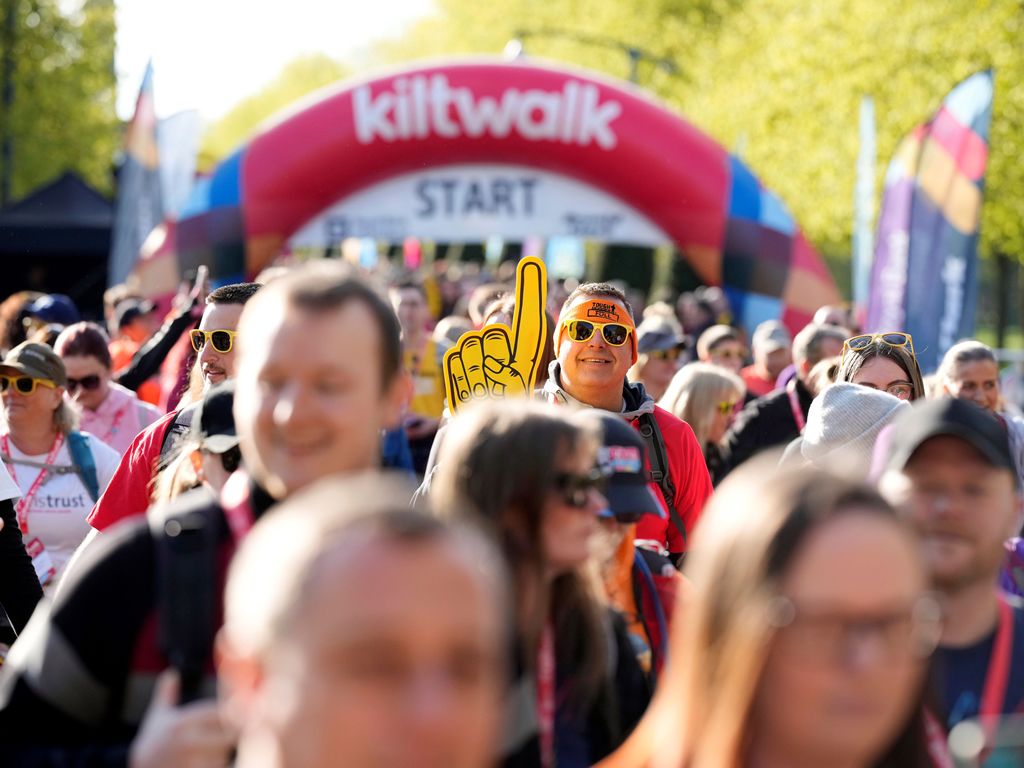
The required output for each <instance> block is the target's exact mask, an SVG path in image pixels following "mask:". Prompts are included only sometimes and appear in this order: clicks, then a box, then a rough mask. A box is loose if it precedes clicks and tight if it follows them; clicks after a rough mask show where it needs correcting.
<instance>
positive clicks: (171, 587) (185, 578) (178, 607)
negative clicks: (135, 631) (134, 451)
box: [150, 499, 220, 704]
mask: <svg viewBox="0 0 1024 768" xmlns="http://www.w3.org/2000/svg"><path fill="white" fill-rule="evenodd" d="M219 509H220V507H219V506H218V505H217V503H216V501H215V500H213V499H211V500H210V503H209V504H208V505H207V506H205V507H200V508H198V509H192V510H185V511H180V512H171V513H170V514H167V515H162V514H159V513H157V514H151V515H150V532H151V534H152V536H153V541H154V544H155V547H156V555H157V582H156V589H157V633H158V642H159V646H160V652H161V653H163V655H164V657H165V658H166V659H167V660H168V661H169V662H170V665H171V666H172V667H173V668H174V669H176V670H177V671H178V674H179V675H180V677H181V703H182V704H185V703H188V702H190V701H194V700H196V699H198V698H199V696H200V689H201V686H202V681H203V673H204V671H205V669H206V665H207V663H208V662H209V660H210V659H211V658H212V653H213V636H214V633H215V632H216V629H217V628H216V626H215V623H216V619H215V617H214V612H215V600H214V598H215V592H216V591H217V583H218V582H217V545H218V543H219V538H220V537H219V526H218V525H217V521H216V520H215V514H214V513H215V512H217V511H219Z"/></svg>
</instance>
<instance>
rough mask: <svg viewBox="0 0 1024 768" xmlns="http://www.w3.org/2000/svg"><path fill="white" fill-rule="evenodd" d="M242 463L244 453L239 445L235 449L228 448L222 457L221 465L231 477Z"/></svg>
mask: <svg viewBox="0 0 1024 768" xmlns="http://www.w3.org/2000/svg"><path fill="white" fill-rule="evenodd" d="M241 463H242V451H241V450H240V449H239V447H238V446H237V445H236V446H235V447H234V448H228V449H227V450H226V451H224V453H222V454H221V455H220V464H221V466H222V467H224V471H225V472H227V473H228V474H229V475H230V474H231V473H232V472H234V471H235V470H236V469H238V467H239V465H241Z"/></svg>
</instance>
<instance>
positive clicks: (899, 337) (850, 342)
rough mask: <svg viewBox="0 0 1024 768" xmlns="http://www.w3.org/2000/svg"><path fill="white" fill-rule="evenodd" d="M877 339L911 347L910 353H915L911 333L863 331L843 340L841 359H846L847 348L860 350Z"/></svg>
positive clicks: (889, 343)
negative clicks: (858, 334)
mask: <svg viewBox="0 0 1024 768" xmlns="http://www.w3.org/2000/svg"><path fill="white" fill-rule="evenodd" d="M876 341H880V342H882V343H883V344H887V345H888V346H890V347H910V354H912V355H915V353H914V339H913V338H911V336H910V334H909V333H903V332H902V331H889V332H888V333H863V334H861V335H860V336H851V337H850V338H848V339H847V340H846V341H844V342H843V356H842V358H840V360H841V361H842V360H845V359H846V350H848V349H852V350H853V351H854V352H860V351H861V350H862V349H867V348H868V347H870V346H871V345H872V344H873V343H875V342H876ZM915 356H916V355H915Z"/></svg>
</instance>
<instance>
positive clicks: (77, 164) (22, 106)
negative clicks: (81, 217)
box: [0, 0, 121, 200]
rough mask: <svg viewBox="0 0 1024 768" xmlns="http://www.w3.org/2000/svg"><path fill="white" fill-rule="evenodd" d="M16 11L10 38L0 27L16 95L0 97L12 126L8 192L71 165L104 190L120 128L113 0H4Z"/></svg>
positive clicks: (0, 119)
mask: <svg viewBox="0 0 1024 768" xmlns="http://www.w3.org/2000/svg"><path fill="white" fill-rule="evenodd" d="M0 7H2V13H0V16H2V15H4V14H6V13H14V15H15V29H14V39H13V41H12V40H10V39H8V33H7V30H6V26H5V27H4V28H3V29H0V49H5V48H7V47H8V46H10V50H11V51H12V53H13V55H14V66H15V70H14V101H13V104H12V106H11V109H10V110H9V111H8V110H6V108H5V107H4V105H3V104H2V103H0V126H3V130H6V129H7V128H8V127H9V129H10V131H11V141H12V149H13V156H14V161H13V163H12V166H13V167H12V173H11V196H12V199H14V200H17V199H18V198H20V197H23V196H25V195H26V194H27V193H29V192H31V191H32V190H33V189H35V188H36V187H38V186H39V185H41V184H44V183H46V182H48V181H50V180H52V179H53V178H55V177H57V176H59V175H60V174H61V173H63V172H64V171H67V170H73V171H75V172H77V173H78V174H79V175H80V176H82V178H83V179H85V181H87V182H88V183H89V184H91V185H93V186H94V187H96V188H97V189H99V190H100V191H101V192H103V193H105V194H110V193H111V191H112V188H113V176H112V165H113V158H114V155H115V153H116V152H117V149H118V147H119V145H120V141H121V136H120V130H119V124H118V121H117V116H116V113H115V99H116V95H117V90H116V86H117V83H116V78H115V75H114V29H115V24H114V0H86V2H84V3H82V4H81V5H80V6H78V7H76V8H74V9H73V10H71V11H62V7H63V8H67V7H68V3H66V2H65V3H61V2H58V0H4V2H3V3H0Z"/></svg>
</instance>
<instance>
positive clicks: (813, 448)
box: [800, 382, 910, 469]
mask: <svg viewBox="0 0 1024 768" xmlns="http://www.w3.org/2000/svg"><path fill="white" fill-rule="evenodd" d="M909 409H910V403H909V402H907V401H906V400H900V399H899V398H898V397H893V396H892V395H890V394H889V393H888V392H882V391H880V390H877V389H872V388H871V387H865V386H863V385H861V384H851V383H848V382H840V383H838V384H832V385H831V386H829V387H827V388H825V389H824V390H823V391H822V392H821V394H819V395H818V396H817V397H816V398H815V399H814V402H813V403H811V410H810V411H809V412H808V414H807V426H806V427H805V428H804V433H803V439H802V440H801V441H800V454H801V455H802V456H803V457H804V459H806V460H807V461H810V462H812V463H814V464H819V463H823V462H831V461H834V460H840V459H841V460H843V461H853V462H861V463H862V464H863V468H864V469H866V468H867V467H868V465H869V464H870V462H871V453H872V450H873V449H874V446H875V440H877V439H878V433H879V432H881V431H882V428H883V427H885V426H886V425H887V424H889V423H891V422H892V420H893V419H894V418H896V415H897V414H898V413H900V412H901V411H903V410H909Z"/></svg>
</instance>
